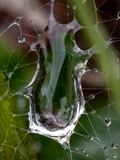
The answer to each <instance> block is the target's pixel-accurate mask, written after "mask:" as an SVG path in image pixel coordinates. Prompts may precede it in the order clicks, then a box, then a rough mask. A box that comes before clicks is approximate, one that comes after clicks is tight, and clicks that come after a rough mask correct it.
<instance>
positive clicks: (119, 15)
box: [117, 11, 120, 19]
mask: <svg viewBox="0 0 120 160" xmlns="http://www.w3.org/2000/svg"><path fill="white" fill-rule="evenodd" d="M117 18H118V19H120V11H119V12H118V13H117Z"/></svg>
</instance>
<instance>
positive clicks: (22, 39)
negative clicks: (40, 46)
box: [18, 35, 25, 43]
mask: <svg viewBox="0 0 120 160" xmlns="http://www.w3.org/2000/svg"><path fill="white" fill-rule="evenodd" d="M18 42H19V43H23V42H25V37H23V35H20V36H19V37H18Z"/></svg>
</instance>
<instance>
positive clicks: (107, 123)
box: [105, 118, 111, 126]
mask: <svg viewBox="0 0 120 160" xmlns="http://www.w3.org/2000/svg"><path fill="white" fill-rule="evenodd" d="M105 124H106V126H110V125H111V119H110V118H105Z"/></svg>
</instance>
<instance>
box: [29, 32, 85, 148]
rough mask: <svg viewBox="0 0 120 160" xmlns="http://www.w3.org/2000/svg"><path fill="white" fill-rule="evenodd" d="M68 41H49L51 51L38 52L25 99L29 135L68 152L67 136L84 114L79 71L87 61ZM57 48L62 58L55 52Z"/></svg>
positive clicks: (69, 38) (61, 39)
mask: <svg viewBox="0 0 120 160" xmlns="http://www.w3.org/2000/svg"><path fill="white" fill-rule="evenodd" d="M71 38H72V36H71V34H67V35H66V36H65V41H63V37H62V38H59V37H58V36H55V37H53V41H52V40H51V41H52V42H51V44H52V43H53V42H54V45H53V46H51V47H53V48H52V50H51V51H48V52H46V50H47V49H45V50H44V51H42V50H41V53H40V57H39V62H38V63H39V66H40V69H39V71H37V76H36V77H35V82H34V83H33V87H32V90H31V94H30V96H29V95H28V96H29V100H30V112H29V121H30V126H29V128H30V130H31V132H34V133H38V134H41V135H44V136H47V137H49V138H52V139H54V140H56V141H57V142H59V143H60V144H61V145H62V146H63V148H65V149H68V148H69V139H70V136H71V135H72V134H73V132H74V128H75V126H76V124H77V122H78V119H79V117H80V116H81V114H83V112H84V104H85V100H84V96H83V92H82V86H81V78H82V75H83V72H82V73H81V69H84V73H85V67H86V63H85V62H86V60H87V59H85V57H84V56H83V55H80V54H78V53H75V52H73V39H71ZM58 42H59V43H58ZM58 44H59V47H60V48H62V50H61V51H62V54H61V52H60V50H59V49H56V48H57V47H58ZM82 56H83V57H82ZM81 61H82V63H81ZM35 75H36V74H35Z"/></svg>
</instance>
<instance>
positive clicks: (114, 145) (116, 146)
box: [111, 143, 119, 149]
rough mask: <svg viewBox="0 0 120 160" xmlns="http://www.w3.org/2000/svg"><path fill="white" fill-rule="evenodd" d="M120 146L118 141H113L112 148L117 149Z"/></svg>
mask: <svg viewBox="0 0 120 160" xmlns="http://www.w3.org/2000/svg"><path fill="white" fill-rule="evenodd" d="M118 147H119V146H118V145H117V144H116V143H112V145H111V148H112V149H117V148H118Z"/></svg>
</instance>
